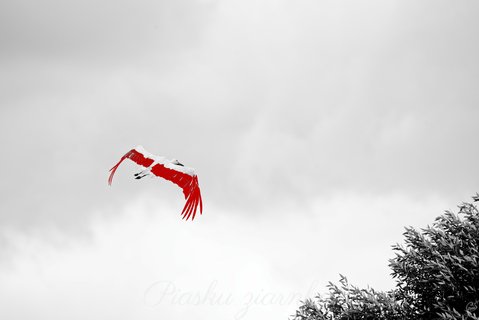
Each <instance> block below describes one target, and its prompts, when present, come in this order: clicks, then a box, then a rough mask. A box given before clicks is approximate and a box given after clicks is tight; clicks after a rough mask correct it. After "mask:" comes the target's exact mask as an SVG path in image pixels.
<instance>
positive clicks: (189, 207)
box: [108, 146, 203, 220]
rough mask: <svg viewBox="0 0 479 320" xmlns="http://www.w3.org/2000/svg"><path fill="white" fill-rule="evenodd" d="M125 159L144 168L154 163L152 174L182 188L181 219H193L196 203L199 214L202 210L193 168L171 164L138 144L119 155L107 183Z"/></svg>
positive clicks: (198, 187) (110, 181)
mask: <svg viewBox="0 0 479 320" xmlns="http://www.w3.org/2000/svg"><path fill="white" fill-rule="evenodd" d="M125 159H130V160H132V161H133V162H135V163H137V164H138V165H140V166H143V167H145V168H149V167H150V166H151V165H153V164H154V163H155V164H154V165H153V167H152V168H151V169H150V171H151V173H152V174H154V175H155V176H157V177H161V178H163V179H166V180H168V181H171V182H173V183H174V184H176V185H178V186H179V187H180V188H181V189H183V194H184V195H185V199H186V203H185V206H184V207H183V211H182V212H181V214H182V215H183V219H185V218H186V220H188V219H189V218H190V217H191V220H194V219H195V215H196V210H197V208H198V205H199V206H200V214H201V213H202V212H203V202H202V200H201V191H200V186H199V183H198V177H197V175H196V173H195V171H194V169H192V168H189V167H185V166H179V165H176V164H173V163H171V162H169V161H167V160H166V158H163V157H158V156H155V155H152V154H150V153H148V152H147V151H146V150H145V149H143V148H142V147H141V146H138V147H136V148H134V149H131V150H130V151H128V152H127V153H126V154H125V155H124V156H123V157H121V159H120V161H118V163H117V164H116V165H115V166H114V167H113V168H111V169H110V172H111V173H110V176H109V178H108V184H109V185H111V183H112V181H113V175H114V174H115V172H116V169H118V167H119V166H120V164H121V163H122V162H123V160H125Z"/></svg>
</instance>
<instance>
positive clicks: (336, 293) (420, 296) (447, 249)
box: [293, 194, 479, 320]
mask: <svg viewBox="0 0 479 320" xmlns="http://www.w3.org/2000/svg"><path fill="white" fill-rule="evenodd" d="M473 199H474V201H479V195H478V194H476V196H474V197H473ZM404 236H405V245H404V246H401V245H398V244H396V245H394V246H393V250H394V251H395V253H396V257H395V258H393V259H391V260H390V264H389V266H390V267H391V269H392V276H393V278H395V279H396V281H397V284H396V288H395V289H394V290H391V291H388V292H380V291H375V290H374V289H372V288H367V289H359V288H357V287H354V286H351V285H350V284H349V283H348V281H347V279H346V277H344V276H341V279H340V280H339V282H340V283H339V286H338V285H335V284H333V283H330V284H329V285H328V289H329V295H328V296H326V297H322V296H321V295H318V296H317V297H316V298H315V300H311V299H308V300H306V301H305V302H304V303H303V305H302V306H301V307H300V308H299V309H298V310H297V311H296V314H295V315H294V316H293V319H294V320H334V319H341V320H346V319H350V320H356V319H387V320H393V319H461V320H462V319H473V320H478V319H479V308H478V306H479V212H478V210H477V207H475V206H474V205H473V204H471V203H463V204H462V205H461V206H459V212H458V214H457V215H456V214H454V213H452V212H450V211H446V212H445V213H444V214H443V215H441V216H439V217H438V218H436V220H435V221H434V223H433V225H432V226H428V227H427V228H425V229H421V230H419V231H418V230H416V229H414V228H412V227H409V228H406V231H405V232H404Z"/></svg>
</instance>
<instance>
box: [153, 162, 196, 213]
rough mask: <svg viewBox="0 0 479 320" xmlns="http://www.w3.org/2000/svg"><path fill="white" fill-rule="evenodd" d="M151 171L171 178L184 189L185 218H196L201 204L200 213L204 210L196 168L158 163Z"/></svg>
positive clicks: (168, 178) (158, 175)
mask: <svg viewBox="0 0 479 320" xmlns="http://www.w3.org/2000/svg"><path fill="white" fill-rule="evenodd" d="M151 173H153V174H154V175H155V176H157V177H161V178H163V179H166V180H169V181H171V182H173V183H174V184H176V185H178V186H179V187H180V188H181V189H183V194H184V195H185V199H186V203H185V206H184V207H183V211H182V212H181V214H182V215H183V219H185V218H186V220H188V219H189V218H190V216H191V220H194V219H195V215H196V210H197V208H198V205H199V206H200V214H201V213H202V212H203V202H202V200H201V191H200V185H199V183H198V176H197V175H196V174H195V173H194V170H193V169H191V168H188V167H182V166H178V165H174V164H171V163H167V164H161V163H157V164H155V165H154V166H153V168H151Z"/></svg>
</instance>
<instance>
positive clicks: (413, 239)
mask: <svg viewBox="0 0 479 320" xmlns="http://www.w3.org/2000/svg"><path fill="white" fill-rule="evenodd" d="M404 236H405V238H406V240H405V242H406V246H405V247H403V246H400V245H395V246H394V247H393V250H394V251H395V252H396V257H395V258H394V259H392V260H391V261H390V267H391V269H392V270H393V272H392V275H393V277H394V278H396V279H397V285H396V289H397V294H398V297H399V298H400V299H402V300H404V301H406V302H407V305H408V306H409V310H408V312H409V314H410V315H411V316H412V317H415V318H418V319H437V318H438V316H439V317H441V318H442V319H479V318H478V316H479V310H477V306H478V304H479V213H478V210H477V208H476V207H475V206H474V205H472V204H470V203H463V204H462V205H461V206H460V207H459V214H458V215H456V214H454V213H452V212H450V211H446V213H445V214H443V215H442V216H439V217H438V218H436V220H435V222H434V224H433V225H432V226H431V227H429V226H428V227H427V228H426V229H422V230H421V231H417V230H415V229H413V228H406V232H405V233H404Z"/></svg>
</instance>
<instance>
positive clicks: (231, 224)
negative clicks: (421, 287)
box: [0, 195, 447, 320]
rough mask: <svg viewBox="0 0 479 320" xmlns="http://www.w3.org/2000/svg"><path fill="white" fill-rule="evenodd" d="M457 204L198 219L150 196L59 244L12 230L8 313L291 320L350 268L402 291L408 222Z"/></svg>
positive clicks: (342, 200)
mask: <svg viewBox="0 0 479 320" xmlns="http://www.w3.org/2000/svg"><path fill="white" fill-rule="evenodd" d="M446 205H447V204H445V203H444V202H441V200H438V199H429V200H427V201H424V200H423V201H420V202H417V201H416V200H413V199H408V198H404V197H401V196H394V197H383V198H377V197H375V196H370V197H367V198H364V197H359V196H355V195H344V196H342V197H334V198H331V199H329V200H317V201H314V205H313V206H310V207H305V208H304V211H302V212H299V211H298V209H297V206H296V205H294V204H290V205H287V206H284V205H273V206H272V207H271V208H270V209H269V210H270V213H269V214H261V213H260V212H256V214H255V215H252V214H251V213H250V214H247V215H245V214H243V213H242V212H233V211H229V212H226V211H223V210H221V209H220V208H218V207H216V206H215V205H214V204H212V203H206V205H205V212H204V214H203V215H202V216H199V217H198V218H197V220H195V221H194V222H192V223H190V222H184V221H182V220H181V219H180V215H179V212H176V211H177V210H178V208H172V206H170V205H165V204H164V203H162V202H161V201H158V200H156V199H155V198H154V197H151V196H144V197H141V198H138V199H136V200H135V201H134V202H130V203H129V204H128V205H127V206H126V207H125V208H124V209H122V210H119V211H118V212H116V214H115V216H111V215H104V214H102V213H100V214H98V213H97V214H95V215H93V216H95V217H96V218H95V219H94V221H92V222H91V224H90V229H89V230H90V232H91V237H90V238H80V239H78V238H77V237H74V236H72V237H68V236H66V235H65V234H64V233H56V234H55V233H54V232H53V231H51V232H50V233H54V234H53V239H57V241H56V242H53V243H52V242H51V240H50V241H43V240H41V239H39V238H32V237H28V236H25V235H23V234H21V233H16V232H11V233H10V234H9V241H10V242H11V243H12V244H13V245H14V247H15V250H16V255H15V257H14V259H12V260H11V263H10V264H9V265H3V266H2V272H1V273H0V282H1V283H2V286H1V288H0V299H1V300H2V304H3V305H4V307H2V310H1V311H0V316H1V317H2V318H8V319H27V318H31V317H33V316H35V317H36V318H38V319H52V320H54V319H64V318H65V317H68V318H69V319H85V318H112V317H114V318H116V319H131V318H135V319H157V318H169V319H183V318H184V317H186V316H191V315H192V314H195V317H196V318H198V319H240V318H242V319H264V318H265V317H284V318H286V317H287V316H288V315H289V314H292V313H293V312H294V311H295V309H296V307H297V306H298V304H299V300H301V299H304V298H306V297H313V296H314V295H315V294H316V293H317V292H322V291H324V290H325V284H326V283H327V281H336V280H337V279H338V273H342V274H344V275H346V276H348V277H349V278H350V280H351V282H352V283H355V284H358V285H360V286H366V285H368V284H369V285H371V286H373V287H375V288H377V289H390V288H392V286H393V281H392V280H391V279H390V277H389V269H388V267H387V259H388V258H390V257H392V251H391V249H390V245H392V244H394V243H395V242H401V241H402V236H401V233H402V232H403V228H402V226H403V225H408V224H413V225H416V226H418V227H421V226H424V225H425V224H426V223H430V222H431V221H432V220H433V218H434V217H435V216H436V215H438V214H439V213H440V211H441V210H442V209H443V208H444V207H445V206H446ZM55 243H56V244H55Z"/></svg>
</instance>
